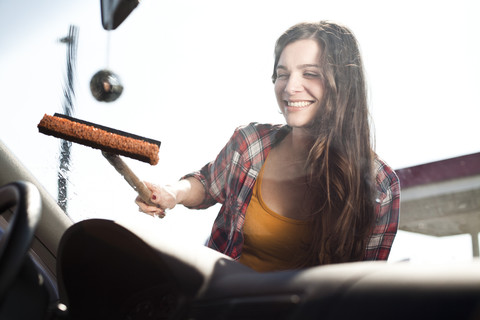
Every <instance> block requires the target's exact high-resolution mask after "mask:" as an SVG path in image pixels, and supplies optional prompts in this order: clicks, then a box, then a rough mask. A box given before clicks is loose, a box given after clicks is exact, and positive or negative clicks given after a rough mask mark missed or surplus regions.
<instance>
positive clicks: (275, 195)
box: [136, 21, 400, 271]
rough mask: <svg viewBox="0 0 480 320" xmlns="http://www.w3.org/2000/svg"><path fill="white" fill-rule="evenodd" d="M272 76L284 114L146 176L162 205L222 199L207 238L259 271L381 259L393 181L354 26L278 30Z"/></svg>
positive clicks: (395, 193) (394, 209) (394, 201)
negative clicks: (162, 179)
mask: <svg viewBox="0 0 480 320" xmlns="http://www.w3.org/2000/svg"><path fill="white" fill-rule="evenodd" d="M275 54H276V57H275V63H274V70H275V73H274V75H273V80H274V83H275V94H276V96H277V102H278V105H279V107H280V110H281V112H282V113H283V115H284V117H285V120H286V123H287V124H286V125H272V124H258V123H251V124H250V125H248V126H242V127H239V128H238V129H237V131H236V132H235V134H234V135H233V136H232V138H231V139H230V141H229V142H228V143H227V145H226V146H225V147H224V148H223V149H222V151H221V152H220V153H219V155H218V156H217V158H216V159H215V160H214V161H211V162H209V163H208V164H207V165H205V166H204V167H203V168H202V169H201V170H199V171H197V172H194V173H192V174H190V175H187V176H186V177H184V179H182V180H181V181H180V182H177V183H176V184H173V185H169V186H165V187H162V186H157V185H153V184H147V186H149V187H150V188H151V191H152V194H153V196H152V202H153V203H154V204H156V205H151V204H150V205H149V204H147V203H145V202H144V201H143V200H142V199H141V198H140V197H138V198H137V199H136V203H137V204H138V205H139V208H140V210H141V211H143V212H145V213H148V214H159V215H163V214H164V213H165V210H166V209H173V208H174V207H175V206H176V205H177V204H183V205H185V206H187V207H190V208H197V209H204V208H208V207H210V206H212V205H213V204H216V203H220V204H221V205H222V207H221V209H220V212H219V214H218V216H217V218H216V221H215V224H214V226H213V228H212V233H211V236H210V239H209V241H208V245H209V247H211V248H213V249H216V250H218V251H220V252H222V253H224V254H226V255H229V256H230V257H232V258H234V259H235V260H238V261H240V262H241V263H242V264H245V265H247V266H250V267H252V268H253V269H255V270H258V271H273V270H285V269H292V268H302V267H310V266H316V265H323V264H330V263H341V262H351V261H361V260H386V259H387V258H388V255H389V252H390V248H391V246H392V242H393V239H394V237H395V235H396V232H397V228H398V218H399V201H400V198H399V196H400V186H399V183H398V178H397V176H396V175H395V172H394V171H393V170H392V169H391V168H390V167H389V166H388V165H387V164H386V163H385V162H383V161H382V160H381V159H379V158H378V157H377V156H376V155H375V154H374V152H373V150H372V148H371V147H370V129H369V127H368V110H367V105H366V91H365V82H364V76H363V66H362V62H361V59H360V53H359V50H358V46H357V43H356V40H355V37H354V36H353V34H352V33H351V32H350V30H349V29H347V28H346V27H343V26H341V25H339V24H335V23H331V22H323V21H322V22H319V23H300V24H297V25H295V26H293V27H291V28H290V29H288V30H287V31H286V32H285V33H283V35H282V36H281V37H280V38H279V39H278V41H277V44H276V48H275Z"/></svg>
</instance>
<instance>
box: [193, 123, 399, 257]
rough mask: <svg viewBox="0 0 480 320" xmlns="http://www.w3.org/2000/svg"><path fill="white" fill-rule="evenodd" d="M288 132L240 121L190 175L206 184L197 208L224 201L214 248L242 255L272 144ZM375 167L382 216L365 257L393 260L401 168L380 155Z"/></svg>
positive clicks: (211, 242)
mask: <svg viewBox="0 0 480 320" xmlns="http://www.w3.org/2000/svg"><path fill="white" fill-rule="evenodd" d="M288 132H290V128H289V127H287V126H285V125H270V124H258V123H251V124H249V125H248V126H242V127H239V128H237V129H236V130H235V132H234V134H233V136H232V137H231V138H230V140H229V142H228V143H227V144H226V145H225V147H224V148H223V149H222V150H221V152H220V153H219V155H218V156H217V158H216V159H215V160H214V161H212V162H210V163H208V164H207V165H205V166H204V167H203V168H202V169H201V170H200V171H196V172H193V173H191V174H189V175H186V176H185V177H184V178H186V177H194V178H196V179H198V180H199V181H200V182H201V183H202V184H203V186H204V187H205V191H206V192H205V200H204V202H203V203H202V204H201V205H199V206H196V207H192V208H193V209H205V208H208V207H210V206H212V205H214V204H216V203H221V204H222V207H221V208H220V212H219V214H218V216H217V217H216V219H215V222H214V224H213V227H212V232H211V236H210V238H209V240H208V243H207V245H208V246H209V247H210V248H212V249H215V250H217V251H219V252H222V253H224V254H226V255H228V256H230V257H232V258H233V259H236V260H238V259H239V258H240V255H241V253H242V245H243V234H242V230H243V224H244V221H245V213H246V211H247V207H248V204H249V202H250V199H251V196H252V190H253V187H254V185H255V181H256V178H257V176H258V173H259V172H260V169H261V168H262V166H263V163H264V162H265V159H266V158H267V155H268V153H269V151H270V150H271V148H272V146H274V145H275V143H276V142H278V141H280V140H281V139H283V137H285V136H286V135H287V134H288ZM375 170H376V184H377V197H376V207H375V215H376V217H377V219H376V224H375V227H374V230H373V233H372V235H371V237H370V240H369V243H368V246H367V248H366V252H365V258H364V260H387V258H388V255H389V253H390V248H391V246H392V243H393V240H394V238H395V235H396V233H397V228H398V220H399V211H400V210H399V209H400V184H399V180H398V177H397V175H396V174H395V172H394V171H393V170H392V169H391V168H390V167H389V166H388V165H387V164H386V163H384V162H383V161H382V160H380V159H378V158H377V159H375Z"/></svg>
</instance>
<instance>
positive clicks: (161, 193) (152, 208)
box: [135, 181, 177, 218]
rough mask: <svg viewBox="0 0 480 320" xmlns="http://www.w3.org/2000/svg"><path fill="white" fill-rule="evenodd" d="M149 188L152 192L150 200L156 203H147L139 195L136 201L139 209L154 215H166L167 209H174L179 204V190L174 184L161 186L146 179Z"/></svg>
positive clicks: (161, 216)
mask: <svg viewBox="0 0 480 320" xmlns="http://www.w3.org/2000/svg"><path fill="white" fill-rule="evenodd" d="M144 183H145V185H146V186H147V188H148V189H149V190H150V191H151V192H152V198H151V199H150V201H151V202H152V203H153V204H154V205H152V204H147V203H145V201H143V200H142V198H140V196H138V197H137V198H136V199H135V203H136V204H137V205H138V208H139V211H140V212H144V213H146V214H148V215H151V216H153V217H159V218H163V217H165V211H166V210H167V209H173V208H174V207H175V206H176V205H177V192H176V191H177V190H175V188H173V187H172V186H159V185H155V184H152V183H149V182H146V181H144Z"/></svg>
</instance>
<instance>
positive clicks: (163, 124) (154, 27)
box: [0, 0, 480, 263]
mask: <svg viewBox="0 0 480 320" xmlns="http://www.w3.org/2000/svg"><path fill="white" fill-rule="evenodd" d="M478 12H480V3H479V2H478V1H474V0H470V1H469V0H460V1H455V2H453V1H440V2H439V1H433V0H432V1H430V0H429V1H420V2H419V1H414V0H408V1H403V2H401V3H397V2H388V3H387V2H384V1H354V0H351V1H350V0H347V1H340V2H338V1H331V2H322V1H307V0H297V1H295V2H292V1H286V0H278V1H252V0H248V1H241V2H238V3H234V2H228V1H221V0H213V1H207V2H205V1H197V0H179V1H155V0H145V1H142V2H141V3H140V4H139V5H138V7H137V8H135V10H134V11H133V12H132V13H131V14H130V15H129V16H128V17H127V18H126V20H125V21H124V22H123V23H122V24H121V25H120V26H119V27H118V28H116V29H115V30H111V31H106V30H105V29H104V28H103V27H102V24H101V10H100V3H99V1H97V0H88V1H84V0H75V1H60V0H53V1H48V2H41V1H32V0H20V1H14V0H6V1H1V2H0V87H1V88H2V90H1V92H2V94H1V95H0V106H1V107H0V108H1V110H2V115H1V117H0V139H1V140H2V142H3V143H4V144H5V145H6V146H7V147H8V148H9V149H10V150H11V151H12V152H13V153H14V154H15V155H16V156H17V157H18V158H19V159H20V161H21V162H22V163H23V164H24V165H25V166H26V167H27V168H28V169H29V170H30V171H31V172H32V173H33V174H34V176H35V177H36V178H37V179H38V180H39V181H40V182H41V183H42V184H43V186H44V187H45V188H46V189H47V190H48V191H49V193H50V194H51V195H52V197H54V198H55V199H57V200H58V199H59V197H60V196H59V194H60V193H61V192H63V193H64V195H65V199H64V200H63V201H64V202H63V204H64V205H65V208H66V214H68V216H69V217H70V218H71V219H72V220H73V221H75V222H76V221H80V220H83V219H89V218H106V219H130V220H131V221H132V223H135V222H134V221H136V220H138V221H140V220H142V221H151V223H154V224H157V225H158V228H159V230H162V229H169V230H170V231H171V230H174V231H175V232H178V233H182V234H185V238H186V239H188V241H192V242H199V243H203V242H204V241H205V239H206V238H207V237H208V235H209V231H210V227H211V224H212V222H213V220H214V218H215V216H216V214H217V212H218V210H219V206H218V205H216V206H214V207H212V208H209V209H208V210H205V211H197V210H188V209H186V208H184V207H178V208H175V209H174V210H172V211H170V212H168V213H167V217H166V218H164V219H162V220H160V219H154V218H151V217H149V216H147V215H145V214H143V213H140V212H139V211H138V207H137V205H136V204H135V203H134V200H135V198H136V193H135V191H134V190H133V189H132V188H131V187H130V186H129V185H128V184H127V183H126V181H125V180H124V179H123V178H122V177H121V176H120V175H119V174H118V172H116V171H115V169H114V168H113V167H112V166H111V165H110V164H109V163H108V162H107V161H106V159H105V158H104V157H103V156H102V154H101V152H100V151H99V150H97V149H92V148H89V147H86V146H83V145H79V144H75V143H72V144H70V146H69V147H68V150H69V160H68V161H66V162H63V164H62V161H61V160H60V159H61V157H62V151H61V150H62V149H61V140H60V139H57V138H54V137H52V136H47V135H43V134H41V133H39V132H38V129H37V124H38V123H39V121H40V120H41V119H42V117H43V116H44V114H48V115H53V114H55V113H65V106H66V105H69V106H70V110H71V112H72V116H74V117H75V118H78V119H82V120H86V121H89V122H93V123H96V124H101V125H104V126H107V127H111V128H115V129H118V130H122V131H126V132H129V133H132V134H136V135H140V136H144V137H148V138H151V139H155V140H159V141H161V143H162V144H161V147H160V153H159V156H160V161H159V163H158V164H157V165H155V166H152V165H149V164H147V163H144V162H141V161H137V160H133V159H129V158H125V162H126V163H127V164H128V165H129V166H130V168H131V169H132V170H133V171H134V172H135V173H136V174H137V175H138V176H139V178H140V179H142V180H147V181H151V182H154V183H158V184H162V183H168V182H172V181H176V180H178V179H179V178H180V177H182V176H183V175H185V174H187V173H189V172H191V171H194V170H197V169H199V168H201V167H202V166H203V165H204V164H205V163H207V162H208V161H210V160H212V159H214V157H215V156H216V155H217V153H218V152H219V151H220V149H221V148H222V147H223V146H224V145H225V143H226V142H227V140H228V139H229V137H230V136H231V134H232V133H233V131H234V129H235V128H236V127H238V126H239V125H243V124H248V123H250V122H253V121H255V122H268V123H284V119H283V117H282V116H281V115H280V114H279V112H278V111H277V109H278V107H277V103H276V100H275V96H274V92H273V85H272V81H271V73H272V70H273V47H274V44H275V40H276V39H277V37H278V36H279V35H280V34H281V33H282V32H283V31H284V30H285V29H286V28H288V27H289V26H291V25H293V24H295V23H298V22H301V21H318V20H333V21H338V22H340V23H342V24H345V25H347V26H348V27H350V28H351V29H352V30H353V31H354V33H355V35H356V37H357V38H358V41H359V43H360V47H361V51H362V55H363V59H364V65H365V70H366V73H367V81H368V82H367V83H368V92H369V106H370V112H371V116H372V128H373V129H374V131H375V150H376V152H377V153H378V154H379V156H380V157H381V158H382V159H384V160H385V161H386V162H387V163H388V164H389V165H390V166H391V167H393V168H394V169H396V170H399V171H400V170H401V169H405V171H404V173H405V174H406V176H408V173H412V172H413V174H415V172H417V174H419V173H418V171H414V170H413V171H412V170H406V169H409V168H417V169H418V166H420V165H425V164H432V163H438V162H439V161H444V160H446V159H453V158H455V159H457V162H454V163H453V164H451V166H450V167H447V168H448V169H442V168H444V167H442V166H440V167H438V166H437V167H435V166H430V167H429V168H437V171H436V172H435V170H433V171H429V172H430V173H429V174H431V175H433V178H431V180H429V181H427V182H428V183H427V184H428V190H427V191H425V190H424V189H422V188H421V185H419V184H415V185H412V186H411V188H412V189H411V190H413V191H410V192H408V190H407V191H406V193H405V195H406V196H405V199H403V198H402V206H405V212H407V209H409V208H410V205H409V204H408V203H406V201H407V200H409V199H413V200H415V199H416V200H418V199H419V198H421V197H422V196H421V195H422V194H424V193H425V192H427V193H428V192H430V193H429V196H432V197H437V196H438V197H440V198H441V199H442V201H444V202H442V205H443V206H444V207H448V208H450V209H451V208H453V212H454V213H455V212H457V211H458V212H459V214H462V215H463V216H462V217H463V220H461V222H460V225H461V226H458V223H457V224H455V225H453V222H451V220H449V217H448V216H446V215H445V214H443V211H442V210H436V211H435V210H434V212H433V213H432V212H429V213H428V214H427V215H428V217H429V219H430V220H428V221H427V220H426V218H425V215H420V211H422V210H421V209H419V208H420V207H422V208H424V209H425V207H426V206H428V205H432V203H430V204H418V206H420V207H417V209H415V208H413V209H410V210H411V212H414V213H415V210H417V211H418V212H419V215H418V216H416V215H415V214H412V213H411V212H410V213H408V214H407V213H405V219H404V218H403V217H402V218H401V219H404V220H403V221H404V222H405V223H404V224H403V225H402V223H401V224H400V231H399V232H398V235H397V238H396V240H395V242H394V245H393V248H392V253H391V256H390V261H394V262H395V261H400V260H410V261H415V262H420V263H424V262H427V263H428V262H444V261H468V260H471V259H472V256H473V254H472V252H477V253H478V231H479V230H478V229H475V228H476V227H478V226H479V223H478V218H475V215H473V214H472V212H473V213H475V214H477V215H478V214H479V212H478V210H479V204H478V199H479V198H478V190H479V189H480V187H479V185H480V183H479V179H476V178H475V177H477V178H478V174H479V172H478V171H475V169H474V170H473V171H469V172H468V173H467V174H466V176H465V175H463V176H460V177H457V176H453V177H452V176H451V177H448V182H449V183H453V185H455V182H456V181H457V180H459V179H460V180H462V179H469V180H468V181H469V184H462V186H461V187H460V188H461V189H462V188H463V190H464V191H465V188H467V189H468V190H467V191H469V192H471V193H470V195H469V196H466V197H465V198H464V199H463V200H462V201H453V200H452V201H450V200H451V199H452V197H453V196H452V194H451V192H450V191H448V192H447V191H445V190H446V189H445V188H446V187H445V183H446V182H445V180H444V179H441V178H435V175H436V173H438V174H439V176H442V174H444V173H445V172H443V171H445V170H448V171H450V170H451V168H452V166H453V167H455V166H458V165H461V163H462V161H464V159H466V158H464V157H466V156H469V155H475V154H477V153H478V152H479V151H480V145H479V143H478V138H477V137H479V136H480V126H479V125H478V119H480V95H479V94H478V91H479V89H478V88H480V80H479V77H478V75H479V74H480V62H479V59H478V57H480V38H479V37H478V34H480V20H479V19H478ZM72 34H73V35H74V36H75V37H74V38H75V41H73V42H72V41H70V42H69V41H68V39H69V38H68V37H69V35H70V36H72ZM70 39H73V38H70ZM69 68H71V69H70V71H69ZM105 69H108V70H111V71H113V72H114V73H115V74H116V75H118V79H119V81H120V82H121V84H122V85H123V91H122V93H121V95H120V96H119V97H118V99H117V100H115V101H113V102H100V101H98V100H97V99H95V98H94V96H93V95H92V92H91V89H90V82H91V79H92V77H93V75H94V74H95V73H97V72H98V71H100V70H105ZM69 76H71V77H70V78H69ZM69 79H70V80H71V81H72V82H70V83H69ZM72 89H73V90H72ZM70 102H71V104H69V103H70ZM478 159H479V158H478V157H477V158H474V160H473V161H477V163H478ZM477 168H478V166H477ZM420 175H421V173H420ZM414 176H415V175H414ZM430 177H432V176H430ZM410 178H411V179H413V178H412V177H410ZM62 179H65V181H66V184H65V185H62V184H61V183H60V187H59V181H61V180H62ZM462 181H463V180H462ZM415 188H417V189H415ZM452 188H454V189H455V187H451V186H450V185H449V186H448V188H447V189H448V190H451V189H452ZM59 190H60V191H61V192H60V193H59ZM62 197H63V196H62ZM434 199H437V198H434ZM475 199H476V200H475ZM430 200H431V199H430ZM435 203H438V201H436V202H435ZM442 208H443V207H442ZM450 209H449V210H450ZM457 209H458V210H457ZM412 210H413V211H412ZM455 210H457V211H455ZM475 210H476V211H475ZM467 211H468V212H467ZM401 212H402V211H401ZM401 214H402V213H401ZM432 215H433V216H432ZM432 219H433V220H432ZM407 220H408V223H409V224H408V223H407ZM432 221H433V222H432ZM429 224H432V225H431V226H430V225H429ZM439 225H441V226H443V227H445V228H446V229H448V230H446V231H445V232H437V231H438V230H439V227H438V226H439ZM469 225H470V226H475V228H467V227H466V226H469ZM422 228H423V229H422ZM473 229H475V230H473Z"/></svg>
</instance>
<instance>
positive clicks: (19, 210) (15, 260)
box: [0, 182, 41, 301]
mask: <svg viewBox="0 0 480 320" xmlns="http://www.w3.org/2000/svg"><path fill="white" fill-rule="evenodd" d="M7 209H9V210H8V211H10V212H12V213H13V214H12V216H11V218H10V222H9V224H8V227H7V228H6V230H4V232H3V235H2V236H1V239H0V301H2V300H3V298H4V297H5V295H6V293H7V291H8V289H9V287H10V286H11V285H12V284H13V282H14V281H15V279H16V277H17V274H18V272H19V270H20V267H21V266H22V264H23V262H24V261H25V256H26V255H27V252H28V250H29V248H30V245H31V243H32V240H33V237H34V232H35V229H36V227H37V224H38V222H39V221H40V216H41V198H40V193H39V192H38V189H37V188H36V187H35V186H34V185H33V184H32V183H30V182H12V183H9V184H7V185H5V186H3V187H0V214H4V213H5V212H7Z"/></svg>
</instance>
